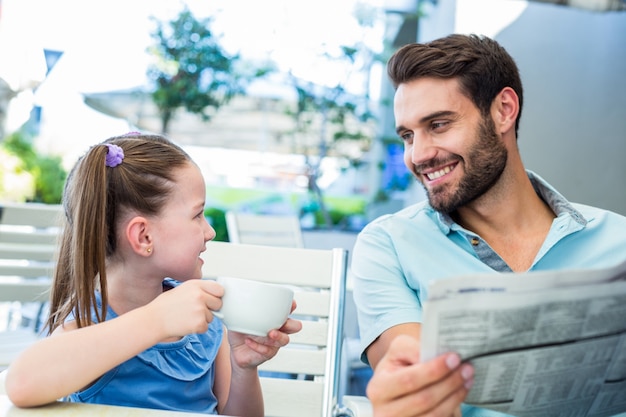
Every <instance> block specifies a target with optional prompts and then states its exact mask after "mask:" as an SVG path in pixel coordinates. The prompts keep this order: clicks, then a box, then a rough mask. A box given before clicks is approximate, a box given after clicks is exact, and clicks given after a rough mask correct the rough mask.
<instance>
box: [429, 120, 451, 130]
mask: <svg viewBox="0 0 626 417" xmlns="http://www.w3.org/2000/svg"><path fill="white" fill-rule="evenodd" d="M447 125H448V122H443V121H439V122H433V123H432V124H431V128H432V129H433V130H440V129H443V128H444V127H446V126H447Z"/></svg>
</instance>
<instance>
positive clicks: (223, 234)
mask: <svg viewBox="0 0 626 417" xmlns="http://www.w3.org/2000/svg"><path fill="white" fill-rule="evenodd" d="M204 217H206V218H207V220H208V221H209V223H210V224H211V226H212V227H213V229H215V239H213V240H217V241H219V242H229V239H228V229H227V228H226V212H225V211H224V210H221V209H218V208H215V207H207V208H206V209H204Z"/></svg>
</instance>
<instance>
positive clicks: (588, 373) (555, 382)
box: [421, 262, 626, 417]
mask: <svg viewBox="0 0 626 417" xmlns="http://www.w3.org/2000/svg"><path fill="white" fill-rule="evenodd" d="M421 339H422V352H421V357H422V360H428V359H431V358H433V357H434V356H436V355H438V354H441V353H444V352H451V351H454V352H457V353H459V354H460V355H461V357H462V359H463V361H467V362H470V363H472V365H473V366H474V368H475V377H474V385H473V386H472V389H471V390H470V392H469V394H468V396H467V398H466V401H465V402H466V403H468V404H472V405H475V406H479V407H483V408H488V409H492V410H497V411H501V412H504V413H508V414H512V415H516V416H521V417H526V416H528V417H530V416H532V417H536V416H560V417H604V416H615V415H618V414H620V413H626V262H624V263H622V264H619V265H616V266H615V267H613V268H607V269H594V270H570V271H541V272H526V273H522V274H504V275H503V274H485V275H472V276H465V277H458V278H455V279H448V280H439V281H435V282H434V283H433V285H432V286H431V287H429V299H428V301H427V302H426V303H425V304H424V317H423V323H422V337H421ZM624 415H626V414H624Z"/></svg>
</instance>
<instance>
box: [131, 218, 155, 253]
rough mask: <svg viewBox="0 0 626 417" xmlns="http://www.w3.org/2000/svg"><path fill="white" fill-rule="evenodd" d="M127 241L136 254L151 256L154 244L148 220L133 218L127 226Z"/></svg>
mask: <svg viewBox="0 0 626 417" xmlns="http://www.w3.org/2000/svg"><path fill="white" fill-rule="evenodd" d="M126 239H128V243H129V245H130V247H131V248H132V249H133V250H134V251H135V253H137V254H139V255H143V256H150V254H151V253H152V246H153V245H152V243H153V242H152V236H151V235H150V223H149V221H148V219H146V218H145V217H142V216H136V217H133V218H132V219H131V220H130V221H129V222H128V224H127V225H126Z"/></svg>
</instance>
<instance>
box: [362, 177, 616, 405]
mask: <svg viewBox="0 0 626 417" xmlns="http://www.w3.org/2000/svg"><path fill="white" fill-rule="evenodd" d="M527 173H528V176H529V178H530V180H531V182H532V184H533V186H534V188H535V191H536V192H537V194H538V195H539V196H540V197H541V198H542V199H543V200H544V201H545V202H546V203H547V204H548V205H549V206H550V207H551V208H552V210H553V211H554V213H555V214H556V216H557V217H556V218H555V219H554V221H553V222H552V227H551V228H550V231H549V233H548V235H547V236H546V239H545V241H544V243H543V245H542V246H541V248H540V250H539V252H538V253H537V256H536V257H535V259H534V261H533V263H532V266H531V267H530V270H535V271H542V270H557V269H566V268H567V269H571V268H605V267H609V266H614V265H616V264H618V263H621V262H624V261H625V260H626V217H624V216H621V215H618V214H616V213H613V212H610V211H607V210H602V209H599V208H595V207H590V206H586V205H582V204H575V203H570V202H568V201H567V200H566V199H565V198H564V197H563V196H562V195H561V194H559V193H558V192H557V191H556V190H555V189H554V188H553V187H551V186H550V185H549V184H548V183H547V182H546V181H545V180H543V179H542V178H541V177H539V176H538V175H536V174H535V173H533V172H531V171H527ZM351 271H352V274H353V278H354V301H355V303H356V306H357V316H358V322H359V330H360V337H361V352H362V354H361V359H362V360H363V361H364V362H366V363H367V358H366V357H365V349H366V348H367V347H368V346H369V345H370V344H371V343H372V342H373V341H374V340H375V339H376V338H377V337H378V336H379V335H380V334H381V333H383V332H384V331H385V330H387V329H388V328H390V327H392V326H395V325H398V324H402V323H421V321H422V303H423V302H424V301H425V300H427V299H428V285H429V284H430V283H431V282H432V281H435V280H439V279H446V278H452V277H456V276H460V275H468V274H474V273H483V274H484V273H493V274H498V273H502V272H511V269H510V267H509V266H508V265H507V264H506V263H505V262H504V260H502V258H500V256H499V255H498V254H497V253H496V252H494V251H493V249H491V247H490V246H489V245H488V244H487V243H486V242H485V241H484V240H483V239H482V238H481V237H480V236H478V235H477V234H475V233H473V232H471V231H469V230H467V229H464V228H463V227H461V226H460V225H459V224H457V223H455V222H454V221H453V220H452V219H451V218H450V216H448V215H446V214H442V213H439V212H437V211H435V210H434V209H433V208H432V207H431V206H430V205H429V204H428V202H427V201H423V202H420V203H417V204H414V205H412V206H409V207H407V208H405V209H403V210H401V211H399V212H397V213H393V214H388V215H384V216H382V217H379V218H378V219H376V220H374V221H373V222H371V223H369V224H368V225H367V226H366V227H365V228H364V229H363V230H362V231H361V233H360V234H359V236H358V238H357V240H356V243H355V246H354V249H353V253H352V263H351ZM477 411H478V410H477ZM464 415H465V414H464ZM471 415H472V416H503V414H500V413H495V412H491V411H487V410H480V412H479V413H478V414H471Z"/></svg>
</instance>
